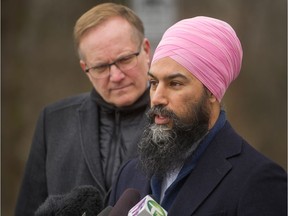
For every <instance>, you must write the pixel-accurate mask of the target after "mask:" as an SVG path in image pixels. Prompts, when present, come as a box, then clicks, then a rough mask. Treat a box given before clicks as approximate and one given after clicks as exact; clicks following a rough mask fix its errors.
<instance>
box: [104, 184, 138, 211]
mask: <svg viewBox="0 0 288 216" xmlns="http://www.w3.org/2000/svg"><path fill="white" fill-rule="evenodd" d="M139 200H140V193H139V192H138V191H137V190H135V189H132V188H128V189H127V190H125V191H124V192H123V194H122V195H121V196H120V198H119V200H118V201H117V202H116V204H115V205H114V207H113V209H112V210H111V212H110V214H109V216H127V214H128V212H129V210H130V209H131V208H132V207H133V206H134V205H136V204H137V202H139Z"/></svg>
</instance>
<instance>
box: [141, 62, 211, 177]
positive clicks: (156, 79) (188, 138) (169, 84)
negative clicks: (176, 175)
mask: <svg viewBox="0 0 288 216" xmlns="http://www.w3.org/2000/svg"><path fill="white" fill-rule="evenodd" d="M149 80H150V85H151V86H150V97H151V110H150V111H149V112H148V113H147V115H148V118H149V121H150V124H149V125H148V127H147V128H145V131H144V134H143V138H142V140H141V143H140V145H139V150H140V160H141V162H142V165H143V168H144V170H145V171H146V172H147V174H148V175H149V176H151V175H153V174H156V175H158V176H163V175H164V174H165V173H167V172H171V171H173V170H174V169H175V168H177V167H180V166H181V165H182V164H183V163H184V161H185V159H186V158H187V157H188V156H189V153H191V149H192V145H193V144H194V143H195V142H196V141H198V140H199V139H200V138H201V137H203V136H204V135H205V134H206V133H207V131H208V128H209V119H210V106H209V94H208V90H206V89H205V88H204V86H203V85H202V83H201V82H200V81H199V80H198V79H196V78H195V77H194V76H193V75H192V74H191V73H190V72H189V71H187V70H186V69H185V68H184V67H182V66H181V65H179V64H178V63H177V62H175V61H174V60H172V59H171V58H164V59H162V60H159V61H158V62H156V63H155V64H153V65H152V67H151V70H150V72H149Z"/></svg>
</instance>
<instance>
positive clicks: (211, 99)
mask: <svg viewBox="0 0 288 216" xmlns="http://www.w3.org/2000/svg"><path fill="white" fill-rule="evenodd" d="M206 91H207V94H208V97H209V101H210V102H211V103H215V102H216V101H217V98H216V97H215V95H214V94H213V93H212V92H211V91H210V90H208V89H206Z"/></svg>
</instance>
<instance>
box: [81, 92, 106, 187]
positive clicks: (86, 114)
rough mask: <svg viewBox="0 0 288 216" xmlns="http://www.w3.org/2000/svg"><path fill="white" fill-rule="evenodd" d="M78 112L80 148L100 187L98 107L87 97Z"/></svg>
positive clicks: (101, 182)
mask: <svg viewBox="0 0 288 216" xmlns="http://www.w3.org/2000/svg"><path fill="white" fill-rule="evenodd" d="M78 114H79V127H80V128H79V130H80V141H81V143H80V144H81V148H82V152H83V155H84V158H85V161H86V163H87V166H88V169H89V171H90V172H91V174H92V176H93V178H94V180H95V181H96V183H97V184H98V186H99V187H100V188H102V189H103V192H104V191H105V189H104V188H103V187H102V186H101V185H104V176H103V172H102V167H101V161H100V159H101V157H100V150H99V145H98V144H97V143H99V142H98V140H99V130H98V124H99V123H98V108H97V105H96V104H95V103H93V102H92V101H91V100H90V97H89V99H87V100H86V101H85V102H84V103H83V105H82V107H81V108H80V109H79V110H78Z"/></svg>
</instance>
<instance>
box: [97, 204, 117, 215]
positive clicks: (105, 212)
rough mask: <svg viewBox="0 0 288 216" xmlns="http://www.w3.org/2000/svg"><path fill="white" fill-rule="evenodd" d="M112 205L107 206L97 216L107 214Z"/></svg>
mask: <svg viewBox="0 0 288 216" xmlns="http://www.w3.org/2000/svg"><path fill="white" fill-rule="evenodd" d="M112 209H113V207H112V206H107V207H106V208H105V209H104V210H102V211H101V212H100V213H99V214H97V216H108V215H109V213H110V212H111V211H112Z"/></svg>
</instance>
